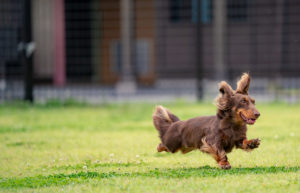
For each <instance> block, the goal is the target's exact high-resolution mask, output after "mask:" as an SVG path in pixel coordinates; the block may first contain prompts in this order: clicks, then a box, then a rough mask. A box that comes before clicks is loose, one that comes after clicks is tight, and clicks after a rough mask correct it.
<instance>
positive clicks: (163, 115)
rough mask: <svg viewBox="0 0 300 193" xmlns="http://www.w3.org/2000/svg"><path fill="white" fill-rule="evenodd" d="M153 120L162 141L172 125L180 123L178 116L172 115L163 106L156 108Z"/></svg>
mask: <svg viewBox="0 0 300 193" xmlns="http://www.w3.org/2000/svg"><path fill="white" fill-rule="evenodd" d="M152 119H153V124H154V126H155V128H156V129H157V130H158V132H159V136H160V139H162V137H163V136H164V134H165V133H166V131H167V129H168V128H169V127H170V125H171V124H172V123H174V122H176V121H179V119H178V117H177V116H176V115H174V114H172V113H171V112H170V111H169V110H168V109H166V108H164V107H163V106H156V108H155V111H154V113H153V116H152Z"/></svg>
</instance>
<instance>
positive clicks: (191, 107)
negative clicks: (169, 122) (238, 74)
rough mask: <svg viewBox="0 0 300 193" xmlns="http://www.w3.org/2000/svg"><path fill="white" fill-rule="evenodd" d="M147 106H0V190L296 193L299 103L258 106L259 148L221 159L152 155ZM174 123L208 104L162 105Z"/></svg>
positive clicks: (255, 131) (153, 136) (299, 184)
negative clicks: (222, 162)
mask: <svg viewBox="0 0 300 193" xmlns="http://www.w3.org/2000/svg"><path fill="white" fill-rule="evenodd" d="M154 106H155V105H151V104H123V105H102V106H89V105H86V104H76V103H75V102H72V103H71V102H70V103H66V104H62V103H59V102H51V103H48V104H46V105H34V106H31V105H27V104H5V105H0V141H1V143H0V192H148V193H150V192H300V133H299V130H300V104H294V105H288V104H281V103H276V104H260V105H258V109H259V110H260V112H261V114H262V116H261V118H260V119H259V120H258V121H257V123H256V124H255V125H254V126H250V127H249V130H248V138H256V137H259V138H260V139H261V140H262V141H261V146H260V147H259V148H258V149H257V150H254V151H253V152H251V153H247V152H243V151H241V150H234V151H233V152H232V153H230V154H229V156H228V157H229V161H230V162H231V165H232V167H233V168H232V169H231V170H226V171H224V170H220V169H218V168H217V165H216V163H215V161H214V160H213V159H212V158H211V157H209V156H208V155H206V154H203V153H201V152H199V151H194V152H191V153H189V154H186V155H182V154H180V153H177V154H168V153H160V154H159V153H157V152H156V146H157V144H158V143H159V139H158V137H157V136H158V135H157V132H156V130H155V129H154V127H153V125H152V121H151V115H152V111H153V108H154ZM166 106H167V107H168V108H169V109H170V110H171V111H172V112H174V113H175V114H176V115H178V116H179V117H180V118H181V119H187V118H191V117H195V116H198V115H211V114H215V111H216V110H215V107H214V106H213V105H212V104H200V103H184V102H179V103H176V104H167V105H166Z"/></svg>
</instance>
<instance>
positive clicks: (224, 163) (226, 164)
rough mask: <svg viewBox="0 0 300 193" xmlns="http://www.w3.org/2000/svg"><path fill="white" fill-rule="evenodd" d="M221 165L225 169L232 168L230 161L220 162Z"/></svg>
mask: <svg viewBox="0 0 300 193" xmlns="http://www.w3.org/2000/svg"><path fill="white" fill-rule="evenodd" d="M219 167H220V168H221V169H223V170H229V169H230V168H231V165H230V163H229V162H222V161H221V162H219Z"/></svg>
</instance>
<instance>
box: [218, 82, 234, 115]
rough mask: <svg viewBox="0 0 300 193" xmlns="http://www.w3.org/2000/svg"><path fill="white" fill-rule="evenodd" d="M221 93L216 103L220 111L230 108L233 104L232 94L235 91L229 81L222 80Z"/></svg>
mask: <svg viewBox="0 0 300 193" xmlns="http://www.w3.org/2000/svg"><path fill="white" fill-rule="evenodd" d="M219 91H220V95H219V96H218V97H217V98H216V101H215V104H216V105H217V107H218V109H219V111H227V110H230V108H231V106H232V96H233V95H234V91H233V90H232V88H231V86H230V85H229V84H227V82H225V81H222V82H220V83H219Z"/></svg>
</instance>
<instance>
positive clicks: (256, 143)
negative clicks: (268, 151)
mask: <svg viewBox="0 0 300 193" xmlns="http://www.w3.org/2000/svg"><path fill="white" fill-rule="evenodd" d="M247 145H248V148H249V149H254V148H258V146H259V145H260V139H251V140H249V141H248V144H247Z"/></svg>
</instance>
